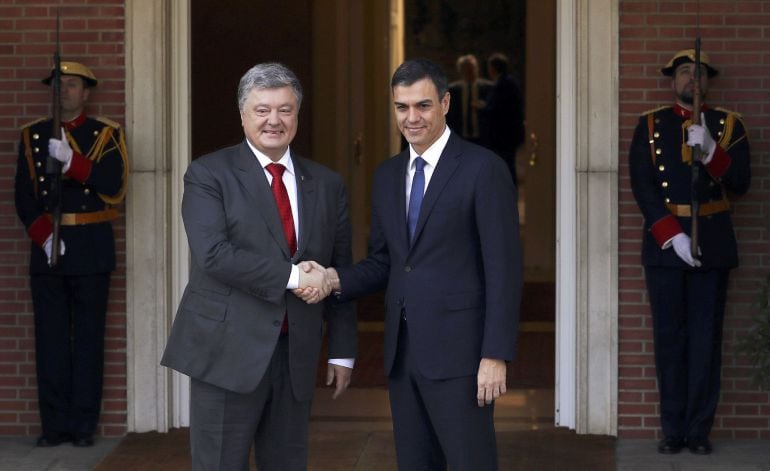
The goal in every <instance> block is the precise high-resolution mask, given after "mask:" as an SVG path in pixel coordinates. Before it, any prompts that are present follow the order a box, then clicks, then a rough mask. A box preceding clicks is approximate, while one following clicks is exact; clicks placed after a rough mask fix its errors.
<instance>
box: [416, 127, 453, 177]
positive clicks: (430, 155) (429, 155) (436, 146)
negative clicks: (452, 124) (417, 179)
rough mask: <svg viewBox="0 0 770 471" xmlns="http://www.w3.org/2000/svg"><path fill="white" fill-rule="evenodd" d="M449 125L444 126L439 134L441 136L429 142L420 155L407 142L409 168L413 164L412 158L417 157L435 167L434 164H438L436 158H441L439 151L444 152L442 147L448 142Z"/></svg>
mask: <svg viewBox="0 0 770 471" xmlns="http://www.w3.org/2000/svg"><path fill="white" fill-rule="evenodd" d="M449 135H450V131H449V126H444V133H443V134H441V136H440V137H439V138H438V139H436V142H434V143H433V144H431V146H430V147H428V148H427V149H426V150H425V152H423V153H422V155H420V154H418V153H417V152H416V151H415V150H414V148H413V147H412V145H411V144H409V168H412V165H414V159H416V158H417V157H422V159H423V160H424V161H425V163H427V164H428V165H430V166H431V167H433V168H436V165H438V159H440V158H441V153H442V152H444V148H445V147H446V144H447V142H449Z"/></svg>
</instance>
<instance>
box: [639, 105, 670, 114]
mask: <svg viewBox="0 0 770 471" xmlns="http://www.w3.org/2000/svg"><path fill="white" fill-rule="evenodd" d="M666 108H671V106H670V105H663V106H659V107H657V108H653V109H651V110H647V111H645V112H644V113H642V116H647V115H648V114H652V113H657V112H658V111H661V110H665V109H666Z"/></svg>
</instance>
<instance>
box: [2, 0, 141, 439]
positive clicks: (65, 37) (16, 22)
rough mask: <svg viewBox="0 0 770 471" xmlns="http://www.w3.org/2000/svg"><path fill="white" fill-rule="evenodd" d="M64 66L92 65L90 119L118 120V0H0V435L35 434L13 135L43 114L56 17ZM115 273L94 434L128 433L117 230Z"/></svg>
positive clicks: (25, 245)
mask: <svg viewBox="0 0 770 471" xmlns="http://www.w3.org/2000/svg"><path fill="white" fill-rule="evenodd" d="M57 11H59V12H60V15H61V52H62V58H63V59H64V60H76V61H79V62H83V63H85V64H87V65H88V66H90V67H91V69H92V70H93V71H94V74H95V75H96V77H97V78H98V79H99V81H100V84H99V87H98V88H97V89H95V90H94V92H93V93H92V94H91V99H90V101H91V103H92V104H91V105H89V107H88V113H89V114H91V115H103V116H107V117H110V118H112V119H114V120H116V121H119V122H121V123H123V122H124V118H125V92H124V89H125V69H124V63H125V57H124V41H125V32H124V19H125V8H124V1H123V0H58V1H56V0H52V1H48V2H44V1H29V0H3V1H0V435H37V434H38V433H39V431H40V428H39V418H38V412H37V391H36V381H35V351H34V325H33V317H32V302H31V299H30V296H29V288H28V280H27V273H28V270H27V265H28V257H29V239H28V238H27V236H26V234H25V232H24V228H23V226H22V225H21V224H20V223H19V221H18V219H17V217H16V212H15V209H14V205H13V178H14V173H15V171H16V158H17V145H18V140H19V128H20V127H21V126H22V125H23V124H25V123H27V122H29V121H32V120H34V119H37V118H38V117H41V116H44V115H49V114H50V92H49V89H48V87H46V86H44V85H42V84H41V83H40V79H41V78H42V77H44V76H46V75H47V73H48V71H49V70H50V67H51V64H52V54H53V51H54V42H55V30H56V19H55V18H56V12H57ZM115 229H116V237H117V248H118V268H117V270H116V271H115V273H114V274H113V278H112V287H111V292H110V303H109V311H108V315H107V334H106V352H105V353H106V354H105V363H106V364H105V381H104V402H103V407H102V417H101V422H100V428H99V430H98V432H99V433H101V434H103V435H122V434H124V433H125V431H126V362H125V354H126V341H125V339H126V327H125V326H126V319H125V317H126V316H125V313H126V307H125V299H126V294H125V285H126V283H125V245H126V244H125V228H124V219H123V218H121V219H120V220H119V221H118V222H117V223H116V224H115Z"/></svg>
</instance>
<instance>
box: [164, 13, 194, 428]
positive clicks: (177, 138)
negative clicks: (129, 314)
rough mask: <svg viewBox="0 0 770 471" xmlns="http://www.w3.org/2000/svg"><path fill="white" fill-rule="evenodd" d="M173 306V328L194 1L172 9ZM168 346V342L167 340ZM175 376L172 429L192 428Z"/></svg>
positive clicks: (184, 390)
mask: <svg viewBox="0 0 770 471" xmlns="http://www.w3.org/2000/svg"><path fill="white" fill-rule="evenodd" d="M171 8H172V10H171V18H172V23H171V51H172V52H171V89H172V90H175V93H174V94H173V96H172V103H171V142H172V145H171V305H170V306H169V310H168V311H167V314H166V319H167V320H168V323H169V325H170V323H171V321H172V320H173V316H174V315H175V313H176V308H177V306H179V301H180V300H181V299H182V293H183V292H184V288H185V286H187V281H188V280H189V278H190V247H189V245H188V243H187V235H186V234H185V230H184V224H183V222H182V193H183V190H184V182H183V177H184V172H185V171H186V170H187V166H188V165H189V163H190V160H191V152H192V149H191V141H192V136H191V131H192V123H191V115H192V113H191V109H190V103H191V84H190V69H191V64H190V1H189V0H179V1H176V2H174V3H173V6H172V7H171ZM163 342H164V346H165V342H166V339H163ZM169 372H170V373H171V405H170V406H171V407H170V408H171V426H172V427H177V428H178V427H189V426H190V377H189V376H186V375H183V374H181V373H179V372H176V371H170V370H169Z"/></svg>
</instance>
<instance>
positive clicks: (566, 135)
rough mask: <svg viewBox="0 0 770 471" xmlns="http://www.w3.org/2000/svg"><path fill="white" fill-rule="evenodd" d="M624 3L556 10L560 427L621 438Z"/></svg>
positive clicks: (582, 0)
mask: <svg viewBox="0 0 770 471" xmlns="http://www.w3.org/2000/svg"><path fill="white" fill-rule="evenodd" d="M618 21H619V13H618V0H591V1H590V2H589V1H588V0H559V4H558V18H557V32H558V33H557V34H558V36H557V44H558V46H557V57H558V59H557V62H558V64H557V87H558V90H557V116H558V118H557V146H558V147H557V160H558V170H557V181H558V185H557V201H558V208H557V221H558V222H557V255H558V257H557V313H556V315H557V322H556V324H557V338H556V342H557V347H556V348H557V351H556V358H557V360H556V361H557V365H556V368H557V369H556V392H555V394H556V402H555V404H556V424H557V425H562V426H566V427H569V428H574V429H575V430H576V431H577V432H578V433H590V434H604V435H616V434H617V380H618V377H617V353H618V352H617V348H618V343H617V328H618V323H617V316H618V301H617V297H618V287H617V278H618V241H617V222H618V203H617V199H618V196H617V195H618V193H617V180H618V96H619V95H618V61H619V55H618V38H619V36H618V34H619V33H618Z"/></svg>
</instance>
